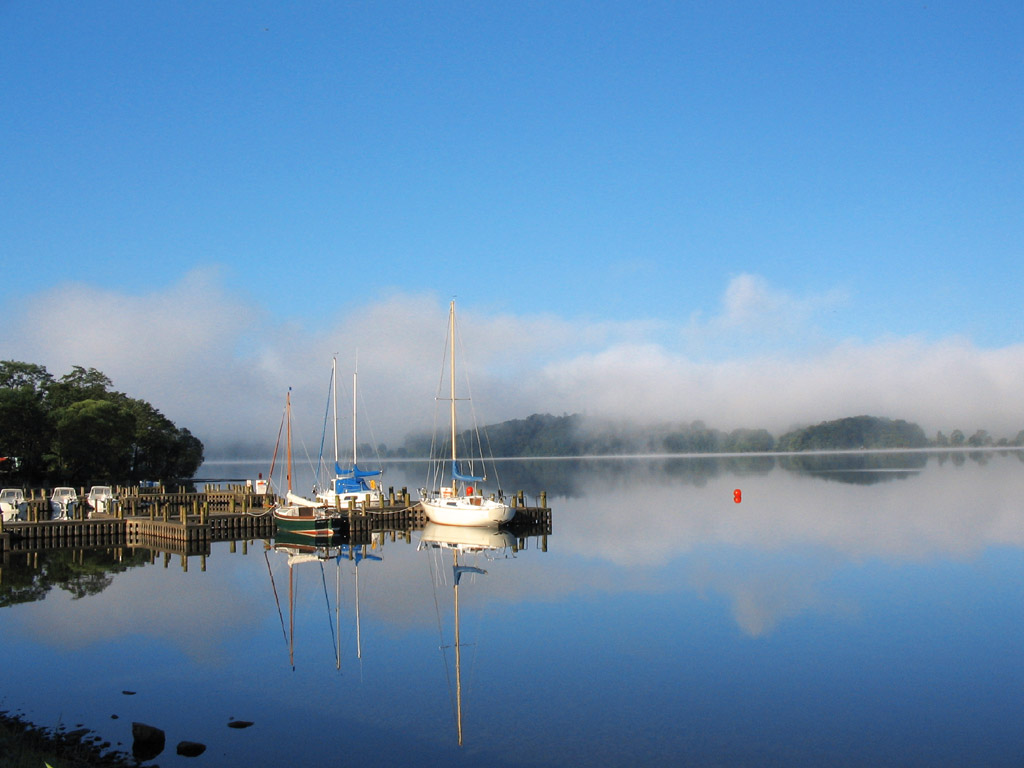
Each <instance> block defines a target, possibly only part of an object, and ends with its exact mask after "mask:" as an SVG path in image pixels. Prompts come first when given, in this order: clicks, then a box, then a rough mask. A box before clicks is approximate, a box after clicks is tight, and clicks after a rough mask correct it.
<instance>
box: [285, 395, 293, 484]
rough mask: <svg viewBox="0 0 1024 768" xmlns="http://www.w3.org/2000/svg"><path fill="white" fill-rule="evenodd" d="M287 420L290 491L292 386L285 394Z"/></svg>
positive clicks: (289, 481)
mask: <svg viewBox="0 0 1024 768" xmlns="http://www.w3.org/2000/svg"><path fill="white" fill-rule="evenodd" d="M284 412H285V420H286V421H287V422H288V426H287V432H286V433H285V434H286V439H285V446H286V447H287V450H286V452H287V454H288V492H289V493H291V490H292V388H291V387H288V394H287V395H286V396H285V407H284Z"/></svg>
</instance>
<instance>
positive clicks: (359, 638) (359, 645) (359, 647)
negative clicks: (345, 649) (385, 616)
mask: <svg viewBox="0 0 1024 768" xmlns="http://www.w3.org/2000/svg"><path fill="white" fill-rule="evenodd" d="M356 658H357V659H359V660H360V661H362V660H363V635H362V632H361V631H360V628H359V558H356Z"/></svg>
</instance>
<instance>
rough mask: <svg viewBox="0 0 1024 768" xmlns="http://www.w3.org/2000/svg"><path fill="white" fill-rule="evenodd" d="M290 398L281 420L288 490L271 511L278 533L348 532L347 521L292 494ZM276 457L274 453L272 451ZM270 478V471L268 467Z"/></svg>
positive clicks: (321, 505)
mask: <svg viewBox="0 0 1024 768" xmlns="http://www.w3.org/2000/svg"><path fill="white" fill-rule="evenodd" d="M291 409H292V398H291V390H289V391H288V395H287V398H286V400H285V414H284V420H285V425H286V427H287V430H286V433H287V438H286V457H287V468H286V471H287V475H286V477H287V490H286V491H285V495H284V498H283V499H282V500H279V501H278V503H277V504H275V505H274V507H273V509H272V514H273V516H274V522H275V523H276V525H277V527H278V530H281V531H287V532H289V533H293V534H301V535H303V536H324V535H329V534H331V533H334V532H339V531H342V530H347V529H348V519H347V518H345V517H342V515H341V514H340V513H338V512H337V511H335V510H332V509H330V508H328V507H327V505H326V504H324V503H323V502H322V501H314V500H312V499H307V498H305V497H303V496H300V495H298V494H297V493H295V492H293V491H292V418H291V413H292V410H291ZM275 453H276V451H275ZM271 475H273V467H271Z"/></svg>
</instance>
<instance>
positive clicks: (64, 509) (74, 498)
mask: <svg viewBox="0 0 1024 768" xmlns="http://www.w3.org/2000/svg"><path fill="white" fill-rule="evenodd" d="M77 507H78V494H77V493H76V492H75V489H74V488H68V487H66V486H61V487H59V488H54V489H53V493H52V494H50V514H51V515H52V517H53V519H54V520H70V519H71V518H72V517H74V515H75V510H76V509H77Z"/></svg>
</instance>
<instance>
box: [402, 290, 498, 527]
mask: <svg viewBox="0 0 1024 768" xmlns="http://www.w3.org/2000/svg"><path fill="white" fill-rule="evenodd" d="M448 335H449V340H450V342H451V359H450V360H449V364H450V370H449V387H450V392H449V398H448V399H449V401H450V416H449V420H450V428H451V434H450V438H451V458H450V462H451V463H450V465H449V467H448V470H447V472H445V471H444V470H443V469H442V470H441V471H438V472H437V473H436V477H437V480H438V483H439V484H438V485H437V487H435V488H434V489H432V490H428V489H426V488H421V489H420V505H421V506H422V508H423V511H424V512H426V515H427V518H428V519H429V520H430V521H431V522H434V523H439V524H441V525H462V526H497V525H501V524H502V523H506V522H508V521H509V520H511V519H512V516H513V515H514V514H515V512H514V510H513V509H512V508H511V507H509V505H508V504H506V503H505V502H504V501H503V500H502V499H500V498H494V497H493V496H492V497H490V498H485V497H484V495H483V491H482V490H481V488H480V483H482V482H484V481H485V480H486V479H487V478H486V477H476V476H473V475H470V474H465V473H462V472H460V470H459V457H458V453H457V441H456V438H457V430H456V420H455V416H456V413H455V403H456V397H455V302H454V301H452V303H451V306H450V308H449V312H448ZM440 461H441V462H442V466H443V465H444V464H445V463H447V462H448V461H449V459H441V460H440ZM444 477H449V478H450V480H449V481H444Z"/></svg>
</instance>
